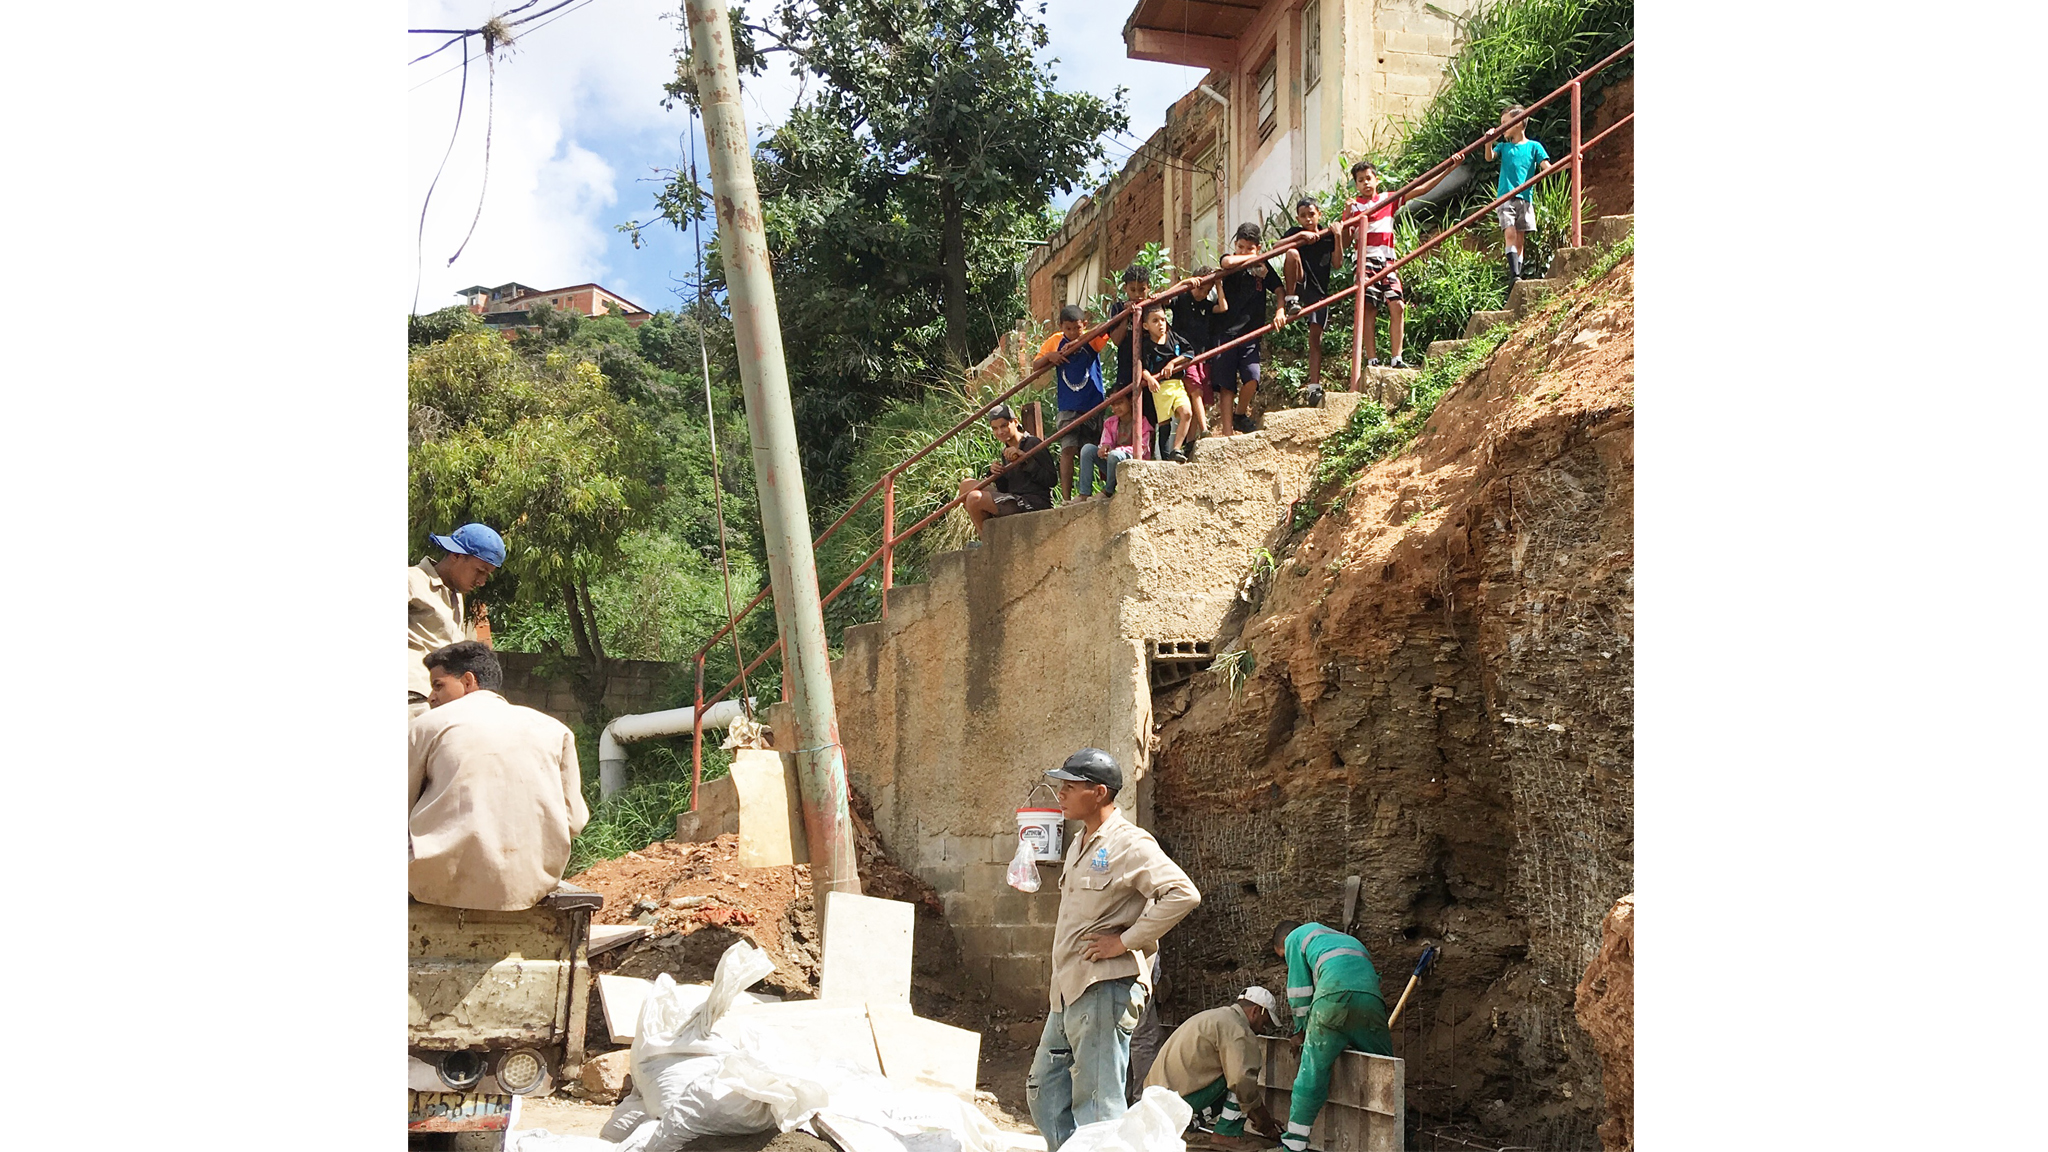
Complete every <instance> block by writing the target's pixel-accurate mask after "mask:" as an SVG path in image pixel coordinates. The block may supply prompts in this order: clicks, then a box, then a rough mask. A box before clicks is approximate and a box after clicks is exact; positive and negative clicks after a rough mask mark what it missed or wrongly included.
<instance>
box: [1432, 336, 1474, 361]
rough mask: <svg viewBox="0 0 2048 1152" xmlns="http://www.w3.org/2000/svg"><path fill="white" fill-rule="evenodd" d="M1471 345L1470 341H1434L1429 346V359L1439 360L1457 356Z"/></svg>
mask: <svg viewBox="0 0 2048 1152" xmlns="http://www.w3.org/2000/svg"><path fill="white" fill-rule="evenodd" d="M1470 343H1472V342H1471V341H1470V340H1432V341H1430V344H1429V358H1430V359H1431V360H1437V359H1441V358H1442V357H1445V356H1456V355H1457V354H1458V353H1460V352H1463V351H1464V350H1465V346H1466V345H1468V344H1470Z"/></svg>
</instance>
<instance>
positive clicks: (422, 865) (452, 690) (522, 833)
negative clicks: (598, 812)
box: [406, 640, 590, 911]
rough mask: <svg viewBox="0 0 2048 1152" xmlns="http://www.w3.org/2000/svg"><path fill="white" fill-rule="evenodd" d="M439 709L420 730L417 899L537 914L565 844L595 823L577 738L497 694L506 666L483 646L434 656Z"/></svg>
mask: <svg viewBox="0 0 2048 1152" xmlns="http://www.w3.org/2000/svg"><path fill="white" fill-rule="evenodd" d="M426 667H427V673H428V675H429V676H430V677H431V683H432V687H431V690H430V692H429V694H428V703H429V704H431V705H432V710H431V711H429V712H427V713H426V714H425V715H422V716H419V717H417V718H415V719H414V720H413V722H412V747H411V751H410V753H409V755H408V758H407V763H408V776H407V781H406V784H407V789H406V799H407V802H408V803H410V804H411V806H412V818H411V827H410V832H411V841H412V849H411V851H412V856H411V859H412V862H411V864H410V865H409V867H408V868H407V882H406V887H407V888H408V890H410V891H411V892H412V895H413V899H415V900H418V901H420V902H422V903H426V904H445V905H447V906H449V907H451V908H488V909H494V910H497V911H513V910H515V909H520V908H531V907H533V906H534V905H536V904H538V903H540V901H541V898H542V897H544V896H546V895H547V894H548V893H550V892H552V891H554V890H555V886H556V885H557V884H559V883H561V880H562V870H563V869H564V868H565V867H567V866H568V863H569V841H570V839H571V838H573V837H574V836H575V835H576V834H577V833H578V832H581V831H583V825H584V824H585V823H586V822H588V821H589V819H590V809H589V808H588V807H586V806H585V805H584V803H583V777H582V774H581V773H580V771H579V770H578V768H577V765H576V737H575V735H574V734H573V733H571V732H570V731H569V729H568V727H567V726H566V725H564V724H563V723H562V722H561V721H559V720H557V719H555V718H554V717H552V716H549V715H548V714H547V713H545V712H537V711H535V710H533V709H531V708H523V707H521V706H519V705H517V704H514V703H511V702H510V701H508V700H506V699H505V698H504V697H503V696H500V695H499V694H498V689H499V687H500V686H501V685H502V684H503V683H504V673H503V672H502V671H501V670H500V669H499V667H498V657H497V656H496V655H495V654H493V653H492V652H491V650H490V649H489V648H486V647H484V646H483V645H482V644H480V643H478V642H476V641H475V640H464V641H461V642H460V643H456V644H450V645H448V646H447V647H445V648H439V649H436V650H434V651H432V652H429V653H427V658H426Z"/></svg>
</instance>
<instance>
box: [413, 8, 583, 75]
mask: <svg viewBox="0 0 2048 1152" xmlns="http://www.w3.org/2000/svg"><path fill="white" fill-rule="evenodd" d="M565 2H567V3H575V0H565ZM595 2H596V0H583V2H582V3H581V4H577V5H576V7H574V8H571V9H569V11H568V12H564V13H562V15H561V16H554V17H551V18H549V19H547V20H543V21H541V22H540V23H539V24H536V25H534V26H533V27H531V28H528V29H527V30H526V31H525V32H524V33H522V34H521V35H520V37H519V40H520V42H522V43H523V42H524V41H525V40H526V38H527V37H529V36H531V35H533V34H534V33H535V32H538V31H540V30H541V29H543V28H545V27H547V26H548V25H550V24H553V23H554V22H555V21H556V20H560V19H561V18H562V16H567V15H569V13H570V12H577V11H580V10H582V9H584V8H588V7H590V5H591V4H593V3H595ZM555 7H557V8H559V7H561V5H559V4H558V5H556V6H555ZM554 10H555V9H554V8H550V9H548V11H549V12H552V11H554ZM514 11H517V9H514ZM545 14H546V13H541V12H536V13H534V14H533V16H532V17H529V18H528V19H533V18H537V17H539V16H542V15H545ZM446 46H447V45H442V47H446ZM435 51H436V52H438V51H440V49H439V48H437V49H435ZM432 54H433V53H431V52H430V53H428V55H432ZM421 59H425V57H421ZM460 67H461V65H460V64H457V65H455V67H454V68H447V69H444V70H442V71H440V72H436V73H434V74H433V75H432V76H429V77H427V78H426V79H425V80H422V81H420V82H419V83H417V84H415V85H413V86H412V87H411V88H408V89H406V91H408V92H417V91H419V90H420V89H422V88H425V87H426V86H427V85H429V84H432V83H433V82H434V81H436V80H439V79H440V78H441V77H443V76H446V75H448V73H450V72H453V71H455V68H460Z"/></svg>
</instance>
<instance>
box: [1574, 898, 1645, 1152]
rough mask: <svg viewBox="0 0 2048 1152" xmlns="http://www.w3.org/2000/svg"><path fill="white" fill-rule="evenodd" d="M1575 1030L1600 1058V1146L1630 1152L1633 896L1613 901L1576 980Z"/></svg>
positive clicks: (1633, 1046)
mask: <svg viewBox="0 0 2048 1152" xmlns="http://www.w3.org/2000/svg"><path fill="white" fill-rule="evenodd" d="M1578 1018H1579V1027H1581V1028H1584V1029H1585V1030H1586V1035H1588V1036H1591V1037H1592V1038H1593V1047H1594V1048H1595V1049H1597V1050H1598V1051H1599V1053H1600V1090H1601V1095H1602V1097H1604V1099H1605V1103H1606V1108H1607V1119H1606V1120H1605V1121H1603V1122H1602V1123H1601V1125H1600V1146H1601V1147H1602V1148H1605V1149H1606V1150H1607V1152H1630V1149H1633V1148H1634V1147H1635V1146H1636V1100H1635V1080H1636V1077H1635V1056H1636V897H1635V893H1633V892H1631V893H1629V894H1628V895H1626V896H1623V897H1622V898H1621V899H1619V900H1617V901H1615V903H1614V908H1613V910H1612V911H1610V912H1608V913H1607V919H1606V921H1605V922H1604V923H1602V924H1601V925H1600V954H1599V955H1598V956H1595V957H1594V958H1593V963H1591V964H1589V965H1587V967H1586V975H1585V978H1584V979H1581V980H1580V981H1579V991H1578Z"/></svg>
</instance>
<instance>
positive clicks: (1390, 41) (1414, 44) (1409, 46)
mask: <svg viewBox="0 0 2048 1152" xmlns="http://www.w3.org/2000/svg"><path fill="white" fill-rule="evenodd" d="M1382 47H1383V48H1384V49H1385V50H1386V51H1388V52H1416V53H1422V52H1427V51H1429V37H1427V36H1423V35H1419V34H1417V33H1414V32H1407V31H1402V32H1388V33H1387V34H1386V40H1385V41H1384V43H1383V45H1382Z"/></svg>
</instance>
